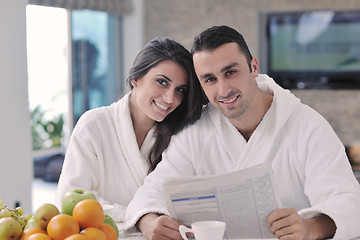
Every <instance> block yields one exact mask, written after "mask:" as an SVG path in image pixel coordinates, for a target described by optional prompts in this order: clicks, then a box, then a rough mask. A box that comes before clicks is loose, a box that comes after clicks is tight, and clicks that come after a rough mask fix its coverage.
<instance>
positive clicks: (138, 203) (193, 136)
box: [126, 75, 360, 239]
mask: <svg viewBox="0 0 360 240" xmlns="http://www.w3.org/2000/svg"><path fill="white" fill-rule="evenodd" d="M257 83H258V86H259V87H260V89H262V91H265V92H268V93H270V94H272V95H273V96H274V98H273V102H272V104H271V107H270V108H269V110H268V111H267V113H266V114H265V116H264V118H263V120H262V121H261V122H260V124H259V125H258V127H257V128H256V130H255V131H254V133H253V135H252V136H251V137H250V139H249V141H248V142H247V141H246V140H245V139H244V138H243V136H242V135H241V134H240V133H239V132H238V130H237V129H236V128H235V127H234V126H233V125H232V124H231V123H230V122H229V120H228V119H227V118H226V117H225V116H224V115H223V114H222V113H220V112H219V111H218V110H217V109H215V108H214V107H212V106H208V108H207V110H206V111H205V112H204V113H203V115H202V117H201V119H200V120H199V121H198V122H196V123H195V124H194V125H192V126H189V127H188V128H186V129H185V130H184V131H182V132H181V133H179V134H178V135H176V136H174V137H173V138H172V142H171V144H170V145H169V147H168V149H167V151H166V152H165V153H164V154H163V161H162V162H161V163H160V164H159V165H158V166H157V169H156V170H155V171H154V172H153V173H151V174H150V175H149V176H148V177H147V178H146V180H145V183H144V185H143V186H142V187H141V188H140V189H139V191H138V192H137V193H136V194H135V196H134V199H133V201H132V202H131V203H130V204H129V206H128V209H127V214H126V219H127V222H126V228H130V227H132V226H134V224H135V223H136V222H137V221H138V219H139V218H140V217H141V216H142V215H144V214H146V213H148V212H156V213H161V214H168V211H167V209H166V205H165V202H164V197H163V195H162V187H161V186H162V183H163V180H164V178H166V177H168V176H185V175H213V174H223V173H227V172H231V171H234V170H240V169H244V168H248V167H251V166H254V165H257V164H260V163H264V162H267V161H269V162H271V166H272V168H273V171H274V174H275V179H276V183H277V185H278V189H279V191H280V195H281V200H282V203H283V206H284V207H293V208H296V209H297V210H298V211H299V214H300V215H301V216H303V217H304V218H308V217H312V216H315V215H317V214H319V213H324V214H327V215H328V216H330V217H331V218H332V219H333V220H334V221H335V223H336V225H337V231H336V235H335V238H337V239H351V238H354V237H360V227H359V224H360V187H359V184H358V182H357V181H356V179H355V177H354V175H353V173H352V170H351V167H350V164H349V162H348V159H347V157H346V154H345V150H344V147H343V145H342V143H341V142H340V140H339V139H338V137H337V136H336V134H335V133H334V131H333V129H332V128H331V126H330V125H329V124H328V122H327V121H326V120H325V119H324V118H323V117H321V116H320V115H319V114H318V113H317V112H315V111H314V110H313V109H311V108H310V107H308V106H306V105H304V104H302V103H300V100H299V99H298V98H296V97H295V96H294V95H292V94H291V93H290V92H289V91H287V90H284V89H282V88H281V87H279V86H278V85H277V84H276V83H275V82H274V81H273V80H272V79H271V78H269V77H268V76H266V75H260V76H259V77H258V79H257Z"/></svg>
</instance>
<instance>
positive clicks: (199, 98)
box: [127, 37, 203, 173]
mask: <svg viewBox="0 0 360 240" xmlns="http://www.w3.org/2000/svg"><path fill="white" fill-rule="evenodd" d="M168 60H169V61H172V62H174V63H176V64H179V65H180V66H181V67H182V68H183V69H184V70H185V71H186V72H187V75H188V78H189V87H188V89H187V91H186V93H185V95H184V97H183V100H182V102H181V104H180V105H179V106H178V107H177V108H176V109H175V110H174V111H173V112H171V113H170V114H169V115H168V116H167V117H166V118H165V119H164V120H163V121H162V122H156V123H155V124H156V127H155V143H154V145H153V147H152V149H151V151H150V155H149V163H150V169H149V173H150V172H151V171H153V170H154V169H155V167H156V165H157V164H158V163H159V162H160V161H161V154H162V152H163V151H164V150H165V149H166V148H167V147H168V145H169V143H170V139H171V136H172V135H174V134H176V133H178V132H179V131H180V130H181V129H183V128H184V127H185V126H186V125H188V124H192V123H194V122H195V121H196V120H198V119H199V118H200V115H201V111H202V103H203V95H202V91H201V86H200V83H199V81H198V79H197V77H196V74H195V70H194V66H193V62H192V55H191V54H190V52H189V51H188V50H186V49H185V48H184V47H183V46H182V45H181V44H179V43H177V42H176V41H174V40H170V39H168V38H165V37H163V38H155V39H153V40H151V41H150V42H148V43H147V44H146V45H145V47H144V48H143V49H142V50H141V51H140V53H139V54H138V55H137V56H136V58H135V61H134V64H133V67H132V68H131V69H130V73H129V77H128V78H127V82H128V84H129V86H130V88H131V89H132V88H133V86H132V85H131V80H135V79H139V78H141V77H143V76H144V75H146V73H147V72H148V71H149V70H150V69H151V68H153V67H155V66H156V65H158V64H159V63H161V62H163V61H168Z"/></svg>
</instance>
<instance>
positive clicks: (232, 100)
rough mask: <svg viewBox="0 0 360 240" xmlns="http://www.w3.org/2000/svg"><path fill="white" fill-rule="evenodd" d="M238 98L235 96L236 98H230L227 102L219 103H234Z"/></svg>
mask: <svg viewBox="0 0 360 240" xmlns="http://www.w3.org/2000/svg"><path fill="white" fill-rule="evenodd" d="M238 97H239V96H236V97H233V98H231V99H229V100H226V101H221V102H223V103H226V104H228V103H232V102H234V101H235V100H236V99H237V98H238Z"/></svg>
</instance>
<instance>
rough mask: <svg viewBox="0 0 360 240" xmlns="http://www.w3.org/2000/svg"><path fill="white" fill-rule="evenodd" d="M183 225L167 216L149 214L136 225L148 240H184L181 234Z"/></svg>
mask: <svg viewBox="0 0 360 240" xmlns="http://www.w3.org/2000/svg"><path fill="white" fill-rule="evenodd" d="M180 225H181V224H180V223H179V222H177V221H175V220H173V219H172V218H170V217H168V216H165V215H161V216H159V215H157V214H155V213H148V214H146V215H144V216H143V217H142V218H141V219H140V220H139V221H138V223H137V224H136V226H137V227H138V229H139V230H140V231H141V233H142V234H143V236H144V237H145V238H146V239H148V240H153V239H156V240H163V239H173V240H182V237H181V235H180V233H179V226H180Z"/></svg>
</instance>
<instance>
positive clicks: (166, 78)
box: [156, 74, 172, 82]
mask: <svg viewBox="0 0 360 240" xmlns="http://www.w3.org/2000/svg"><path fill="white" fill-rule="evenodd" d="M156 76H161V77H163V78H165V79H167V80H168V81H170V82H172V80H171V79H170V78H168V77H167V76H165V75H162V74H158V75H156Z"/></svg>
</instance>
